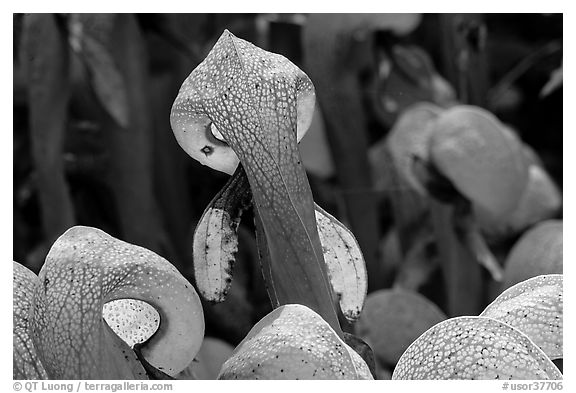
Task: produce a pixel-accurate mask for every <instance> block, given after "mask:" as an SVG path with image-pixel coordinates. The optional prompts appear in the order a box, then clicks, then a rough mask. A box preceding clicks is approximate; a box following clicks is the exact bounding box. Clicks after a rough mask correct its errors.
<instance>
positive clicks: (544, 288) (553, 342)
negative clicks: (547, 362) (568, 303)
mask: <svg viewBox="0 0 576 393" xmlns="http://www.w3.org/2000/svg"><path fill="white" fill-rule="evenodd" d="M562 285H563V275H562V274H550V275H542V276H537V277H533V278H530V279H528V280H526V281H522V282H521V283H518V284H516V285H514V286H513V287H510V288H508V289H507V290H505V291H504V292H502V293H501V294H500V296H498V297H497V298H496V299H495V300H494V301H493V302H492V303H490V305H489V306H488V307H486V309H485V310H484V311H483V312H482V314H480V316H483V317H490V318H494V319H497V320H500V321H502V322H506V323H507V324H509V325H511V326H513V327H515V328H516V329H518V330H520V331H521V332H522V333H524V334H526V335H527V336H528V337H530V339H531V340H532V341H533V342H534V343H535V344H536V345H538V346H539V347H540V348H541V349H542V350H543V351H544V353H545V354H546V355H548V357H549V358H550V359H559V358H562V357H563V315H564V312H563V309H564V303H563V301H562Z"/></svg>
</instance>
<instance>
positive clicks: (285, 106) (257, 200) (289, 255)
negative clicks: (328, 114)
mask: <svg viewBox="0 0 576 393" xmlns="http://www.w3.org/2000/svg"><path fill="white" fill-rule="evenodd" d="M314 102H315V93H314V86H313V84H312V82H311V81H310V79H309V78H308V76H307V75H306V74H305V73H304V72H302V71H301V70H300V69H299V68H298V67H296V66H295V65H294V64H293V63H291V62H290V61H289V60H287V59H286V58H284V57H283V56H280V55H277V54H274V53H270V52H266V51H264V50H262V49H260V48H258V47H256V46H254V45H252V44H251V43H249V42H247V41H244V40H242V39H239V38H237V37H235V36H234V35H233V34H232V33H230V32H229V31H227V30H226V31H224V33H223V34H222V36H221V37H220V38H219V40H218V41H217V42H216V44H215V45H214V47H213V48H212V50H211V51H210V53H209V54H208V55H207V57H206V58H205V59H204V61H203V62H202V63H201V64H200V65H199V66H198V67H197V68H196V69H194V70H193V71H192V73H191V74H190V75H189V76H188V78H187V79H186V80H185V81H184V83H183V85H182V87H181V89H180V92H179V94H178V96H177V98H176V100H175V101H174V105H173V107H172V113H171V116H170V121H171V125H172V130H173V131H174V134H175V136H176V139H177V141H178V143H179V144H180V146H181V147H182V148H183V149H184V150H185V151H186V152H187V153H188V154H189V155H190V156H191V157H193V158H195V159H196V160H198V161H199V162H201V163H202V164H205V165H209V166H211V167H212V168H214V169H217V170H221V171H223V172H226V173H229V174H231V173H233V172H234V170H235V169H236V167H237V165H238V160H239V161H240V163H241V164H242V167H243V169H244V170H245V172H246V175H247V178H248V182H249V184H250V189H251V191H252V195H253V204H254V210H255V216H256V217H257V221H256V223H257V228H258V227H260V230H259V233H260V234H259V235H258V239H259V241H258V245H259V247H260V246H263V245H264V244H266V246H267V250H265V251H261V254H262V255H265V256H267V257H265V258H262V260H261V261H262V263H263V266H262V269H263V272H264V276H265V277H267V281H268V285H269V286H271V285H272V286H273V288H269V293H271V292H273V294H272V295H271V300H272V303H273V304H274V303H277V304H290V303H299V304H304V305H306V306H308V307H310V308H312V309H313V310H315V311H316V312H318V313H319V314H320V315H322V317H323V318H324V319H325V320H326V321H327V322H328V323H329V324H330V325H331V326H332V327H333V328H334V330H335V331H336V332H337V333H338V334H339V335H340V336H341V335H342V332H341V329H340V325H339V323H338V318H337V315H336V310H335V308H334V301H333V295H332V291H331V288H330V282H329V274H328V271H327V270H328V268H327V267H326V264H325V262H324V255H323V252H322V245H321V241H320V236H319V234H318V228H317V224H316V217H315V208H314V202H313V200H312V193H311V190H310V185H309V183H308V179H307V177H306V172H305V170H304V167H303V165H302V162H301V159H300V156H299V152H298V141H299V140H300V139H301V138H302V136H303V135H304V133H305V132H306V130H307V129H308V128H309V126H310V122H311V120H312V114H313V111H314ZM259 223H260V224H261V225H259ZM231 250H233V247H232V248H231ZM230 253H231V252H227V254H230ZM227 254H226V255H227ZM268 265H269V266H268ZM224 270H226V267H224ZM226 278H227V277H224V280H226ZM272 290H273V291H272Z"/></svg>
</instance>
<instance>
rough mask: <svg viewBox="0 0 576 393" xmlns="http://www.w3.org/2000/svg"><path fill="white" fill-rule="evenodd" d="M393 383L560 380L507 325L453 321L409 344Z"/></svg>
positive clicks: (541, 355)
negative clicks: (417, 380) (411, 380)
mask: <svg viewBox="0 0 576 393" xmlns="http://www.w3.org/2000/svg"><path fill="white" fill-rule="evenodd" d="M392 379H466V380H470V379H562V374H561V373H560V371H559V370H558V368H556V366H555V365H554V363H552V361H551V360H550V359H549V358H548V356H546V354H545V353H544V352H543V351H542V350H541V349H540V348H539V347H538V346H537V345H536V344H534V342H532V340H530V338H528V336H526V335H525V334H524V333H522V332H521V331H520V330H518V329H516V328H514V327H512V326H510V325H509V324H507V323H505V322H501V321H498V320H496V319H492V318H487V317H456V318H451V319H448V320H446V321H443V322H440V323H439V324H437V325H434V326H433V327H432V328H430V329H428V330H427V331H426V332H425V333H424V334H422V335H421V336H420V337H419V338H418V339H417V340H416V341H414V342H413V343H412V344H411V345H410V347H408V349H407V350H406V351H405V352H404V353H403V354H402V357H401V358H400V360H399V361H398V364H397V365H396V368H395V369H394V373H393V375H392Z"/></svg>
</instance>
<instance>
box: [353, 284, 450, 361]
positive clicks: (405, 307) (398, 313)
mask: <svg viewBox="0 0 576 393" xmlns="http://www.w3.org/2000/svg"><path fill="white" fill-rule="evenodd" d="M445 319H446V315H445V314H444V313H443V312H442V311H441V310H440V309H439V308H438V307H437V306H436V305H435V304H434V303H432V302H431V301H429V300H428V299H427V298H425V297H424V296H422V295H420V294H418V293H417V292H412V291H408V290H404V289H400V288H395V289H385V290H379V291H376V292H372V293H370V295H368V297H367V299H366V303H365V304H364V311H363V312H362V314H361V315H360V319H359V320H358V322H357V324H356V326H355V329H356V334H357V335H358V336H360V337H362V338H363V339H364V340H365V341H366V342H367V343H368V344H369V345H370V346H371V347H372V350H373V351H374V353H375V355H376V357H377V358H378V359H379V360H380V361H381V362H383V363H384V364H386V365H394V364H396V363H397V362H398V359H400V356H401V355H402V353H403V352H404V351H405V350H406V348H408V346H409V345H410V344H411V343H412V342H414V340H416V339H417V338H418V337H419V336H420V335H421V334H422V333H424V332H425V331H426V330H427V329H429V328H430V327H432V326H434V325H435V324H436V323H438V322H441V321H443V320H445Z"/></svg>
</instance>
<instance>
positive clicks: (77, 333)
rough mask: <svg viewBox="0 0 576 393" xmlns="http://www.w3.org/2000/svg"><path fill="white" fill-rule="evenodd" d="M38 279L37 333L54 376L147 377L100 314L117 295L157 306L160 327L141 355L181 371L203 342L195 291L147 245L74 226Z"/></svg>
mask: <svg viewBox="0 0 576 393" xmlns="http://www.w3.org/2000/svg"><path fill="white" fill-rule="evenodd" d="M39 279H40V285H38V286H37V287H36V290H35V293H34V303H33V319H32V329H31V330H32V339H33V342H34V345H35V347H36V349H37V351H38V355H39V356H40V358H41V360H42V363H43V364H44V366H45V368H46V371H47V372H48V375H49V377H50V378H55V379H133V378H143V377H144V375H142V374H141V372H140V371H138V372H136V373H135V370H139V369H140V368H139V367H137V366H136V365H135V364H134V362H136V360H135V356H133V353H132V350H131V349H130V347H129V346H128V345H127V344H126V343H124V342H123V341H122V340H120V339H119V337H118V336H116V334H114V333H113V332H112V330H111V329H110V328H109V327H108V325H107V324H106V323H105V322H104V320H103V319H102V309H103V306H104V304H105V303H107V302H110V301H113V300H117V299H126V298H130V299H137V300H141V301H144V302H147V303H148V304H150V305H151V306H153V307H154V308H155V309H156V310H157V311H158V313H159V315H160V327H159V329H158V330H157V332H156V334H154V335H153V337H152V338H151V339H150V340H149V341H147V342H146V344H145V345H144V346H143V348H142V353H143V355H144V357H145V358H146V360H147V361H148V362H150V363H151V364H152V365H153V366H155V367H156V368H158V369H159V370H161V371H164V372H166V373H167V374H170V375H174V374H176V373H178V372H180V371H181V370H182V369H184V368H185V367H186V366H187V365H188V364H189V363H190V361H191V360H192V359H193V357H194V355H195V354H196V352H197V351H198V349H199V347H200V343H201V340H202V337H203V334H204V319H203V313H202V308H201V305H200V300H199V298H198V295H197V294H196V291H195V290H194V288H193V287H192V285H191V284H190V283H189V282H188V281H187V280H186V279H185V278H184V277H182V275H180V273H179V272H178V270H177V269H176V268H175V267H174V266H173V265H171V264H170V263H169V262H168V261H166V260H165V259H163V258H161V257H160V256H158V255H157V254H155V253H153V252H151V251H149V250H147V249H145V248H142V247H138V246H135V245H132V244H129V243H125V242H123V241H120V240H118V239H115V238H113V237H111V236H110V235H108V234H106V233H105V232H103V231H101V230H98V229H95V228H90V227H73V228H71V229H69V230H68V231H66V232H65V233H64V234H63V235H62V236H61V237H60V238H59V239H58V240H57V241H56V242H55V243H54V245H53V246H52V248H51V250H50V252H49V253H48V256H47V257H46V262H45V264H44V266H43V267H42V270H41V271H40V274H39ZM112 344H113V345H112ZM126 351H130V352H126ZM127 353H129V355H127Z"/></svg>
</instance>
